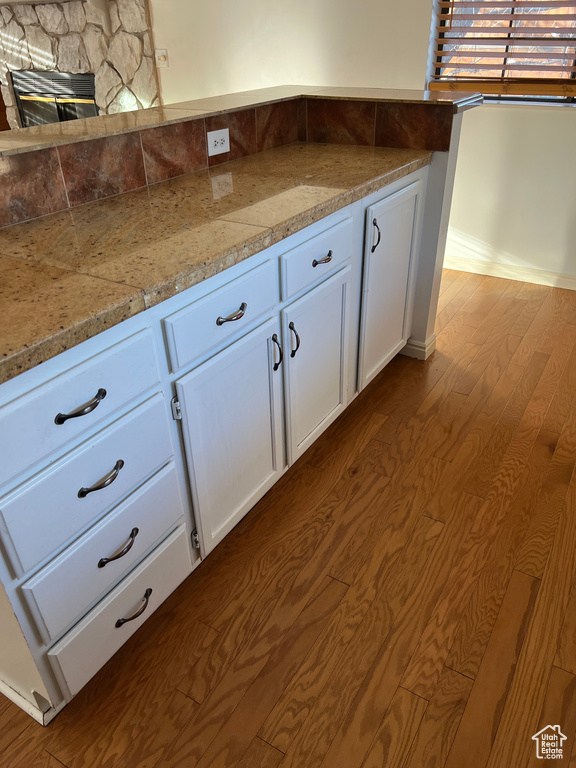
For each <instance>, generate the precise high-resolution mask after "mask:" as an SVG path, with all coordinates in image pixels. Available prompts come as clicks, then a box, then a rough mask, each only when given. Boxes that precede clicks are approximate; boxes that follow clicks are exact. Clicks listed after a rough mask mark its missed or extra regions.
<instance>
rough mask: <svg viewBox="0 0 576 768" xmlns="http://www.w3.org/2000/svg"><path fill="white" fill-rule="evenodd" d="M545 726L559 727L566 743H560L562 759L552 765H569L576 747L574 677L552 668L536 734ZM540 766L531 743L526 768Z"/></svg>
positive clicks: (575, 686)
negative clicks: (530, 753) (530, 751)
mask: <svg viewBox="0 0 576 768" xmlns="http://www.w3.org/2000/svg"><path fill="white" fill-rule="evenodd" d="M547 725H559V726H560V730H561V731H562V733H563V734H564V735H565V736H566V741H563V742H562V753H563V755H562V757H563V759H561V760H554V764H555V765H563V766H567V765H569V763H570V754H571V753H572V751H573V749H574V747H575V746H576V739H575V738H574V733H575V731H576V677H575V676H574V675H571V674H570V673H569V672H565V671H564V670H563V669H558V668H557V667H552V672H551V674H550V680H549V682H548V688H547V689H546V697H545V699H544V704H543V705H542V711H541V712H540V719H539V721H538V725H537V726H536V733H538V731H540V730H541V729H542V728H545V727H546V726H547ZM542 764H543V763H542V760H541V759H538V757H537V756H536V750H535V748H534V742H533V748H532V755H531V757H530V760H529V761H528V765H527V768H536V767H537V766H539V765H542Z"/></svg>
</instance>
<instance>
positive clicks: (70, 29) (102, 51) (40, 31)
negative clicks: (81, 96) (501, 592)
mask: <svg viewBox="0 0 576 768" xmlns="http://www.w3.org/2000/svg"><path fill="white" fill-rule="evenodd" d="M23 70H41V71H49V72H64V73H70V74H79V73H93V74H94V75H95V90H96V104H97V105H98V108H99V111H100V114H110V113H114V112H126V111H129V110H133V109H141V108H144V109H145V108H148V107H151V106H156V105H157V104H158V103H159V96H158V94H159V89H158V77H157V72H156V66H155V63H154V44H153V39H152V31H151V27H150V15H149V8H148V0H109V2H108V1H107V0H104V1H103V2H102V1H101V2H98V3H95V2H93V1H92V0H68V1H67V2H59V3H58V2H48V3H38V4H36V3H32V4H23V3H19V2H13V3H9V4H0V88H1V91H2V97H3V100H4V103H5V105H6V116H7V118H8V122H9V124H10V127H11V128H19V127H21V121H20V117H19V115H18V109H17V106H16V99H15V97H14V92H13V89H12V83H11V78H10V75H9V73H10V72H19V71H23Z"/></svg>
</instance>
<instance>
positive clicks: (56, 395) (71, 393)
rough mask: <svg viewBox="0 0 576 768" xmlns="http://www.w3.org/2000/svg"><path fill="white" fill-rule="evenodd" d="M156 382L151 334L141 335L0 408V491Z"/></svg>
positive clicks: (117, 345) (155, 361)
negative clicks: (74, 415)
mask: <svg viewBox="0 0 576 768" xmlns="http://www.w3.org/2000/svg"><path fill="white" fill-rule="evenodd" d="M158 381H159V371H158V362H157V358H156V351H155V347H154V341H153V338H152V334H151V333H150V332H149V331H142V332H141V333H138V334H136V335H135V336H132V337H131V338H130V339H126V340H125V341H123V342H121V343H119V344H115V345H114V346H113V347H110V348H109V349H107V350H105V351H104V352H101V353H100V354H98V355H95V356H94V357H92V358H90V360H87V361H86V362H85V363H82V364H81V365H77V366H76V367H74V368H71V369H69V370H68V371H66V372H65V373H63V374H61V375H60V376H57V377H56V378H54V379H52V380H51V381H50V382H47V383H46V384H44V385H42V386H40V387H38V388H37V389H35V390H34V391H32V392H29V393H27V394H26V395H23V396H22V397H19V398H18V399H17V400H13V401H12V402H10V403H8V404H7V405H5V406H4V407H1V408H0V432H1V433H2V435H5V436H6V439H5V440H2V441H1V444H0V486H1V485H3V484H4V483H6V482H7V481H8V480H10V478H12V477H14V476H16V475H19V474H20V473H21V472H23V471H24V470H26V469H27V468H28V467H31V466H33V465H34V464H35V463H36V462H38V461H40V460H41V459H42V458H44V457H45V456H48V455H50V454H53V453H54V451H56V450H58V449H59V448H60V447H61V446H63V445H65V444H66V443H68V442H69V441H71V440H73V439H75V438H77V437H78V436H79V435H80V434H81V433H82V432H83V431H84V430H86V429H91V428H92V427H93V426H94V425H95V424H97V423H98V422H100V421H102V419H104V418H106V417H107V416H109V415H110V414H111V413H112V412H114V411H116V410H117V409H118V408H121V407H122V406H124V405H125V404H126V403H128V402H130V401H131V400H133V399H134V398H135V397H137V396H138V395H139V394H141V393H142V392H145V391H146V390H147V389H150V388H151V387H152V386H154V384H155V383H156V382H158ZM103 392H105V395H104V396H102V394H103ZM83 408H84V410H86V411H87V413H86V414H85V415H82V416H78V417H75V418H67V419H64V420H63V417H64V416H66V415H69V414H71V413H74V412H76V411H78V410H81V409H83ZM59 416H60V418H58V417H59ZM56 421H62V423H56Z"/></svg>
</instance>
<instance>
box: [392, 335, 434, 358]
mask: <svg viewBox="0 0 576 768" xmlns="http://www.w3.org/2000/svg"><path fill="white" fill-rule="evenodd" d="M435 349H436V334H432V336H429V337H428V338H427V339H426V341H416V340H415V339H409V340H408V343H407V344H406V346H405V347H404V348H403V349H401V350H400V354H401V355H406V357H414V358H416V360H428V358H429V357H430V355H431V354H432V352H434V350H435Z"/></svg>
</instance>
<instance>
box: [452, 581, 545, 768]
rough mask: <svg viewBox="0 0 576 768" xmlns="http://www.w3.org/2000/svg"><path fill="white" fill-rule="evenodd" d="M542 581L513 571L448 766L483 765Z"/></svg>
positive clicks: (480, 767)
mask: <svg viewBox="0 0 576 768" xmlns="http://www.w3.org/2000/svg"><path fill="white" fill-rule="evenodd" d="M538 587H539V582H538V581H537V580H536V579H532V578H531V577H530V576H526V575H525V574H523V573H520V572H518V571H515V572H514V573H513V574H512V578H511V579H510V583H509V584H508V589H507V590H506V595H505V597H504V600H503V602H502V606H501V608H500V611H499V612H498V618H497V620H496V623H495V625H494V629H493V631H492V634H491V636H490V642H489V643H488V646H487V648H486V653H485V654H484V658H483V659H482V664H481V666H480V669H479V671H478V676H477V678H476V682H475V684H474V688H473V690H472V693H471V695H470V698H469V700H468V703H467V706H466V709H465V712H464V716H463V717H462V721H461V723H460V726H459V728H458V733H457V735H456V738H455V740H454V743H453V744H452V746H451V749H450V753H449V756H448V760H447V761H446V764H445V768H461V766H463V765H466V766H467V768H484V766H485V765H486V762H487V760H488V757H489V756H490V750H491V749H492V743H493V741H494V736H495V734H496V730H497V728H498V724H499V722H500V716H501V714H502V707H503V705H504V702H505V701H506V696H507V694H508V690H509V687H510V684H511V682H512V677H513V675H514V670H515V668H516V662H517V661H518V656H519V654H520V649H521V647H522V643H523V641H524V637H525V635H526V631H527V629H528V624H529V621H530V618H531V616H532V611H533V608H534V603H535V600H536V595H537V594H538Z"/></svg>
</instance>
